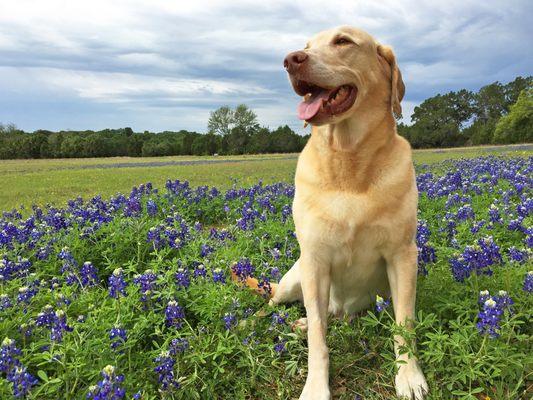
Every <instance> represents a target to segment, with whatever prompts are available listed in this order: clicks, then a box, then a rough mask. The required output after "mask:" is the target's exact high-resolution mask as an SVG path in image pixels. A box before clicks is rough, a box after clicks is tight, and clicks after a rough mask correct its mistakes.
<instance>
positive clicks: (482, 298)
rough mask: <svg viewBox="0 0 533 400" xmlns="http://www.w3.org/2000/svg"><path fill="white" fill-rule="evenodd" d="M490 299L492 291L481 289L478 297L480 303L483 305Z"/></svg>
mask: <svg viewBox="0 0 533 400" xmlns="http://www.w3.org/2000/svg"><path fill="white" fill-rule="evenodd" d="M488 299H490V293H489V291H488V290H481V291H480V292H479V298H478V303H479V305H481V306H482V305H483V304H485V302H486V301H487V300H488Z"/></svg>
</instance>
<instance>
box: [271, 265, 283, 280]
mask: <svg viewBox="0 0 533 400" xmlns="http://www.w3.org/2000/svg"><path fill="white" fill-rule="evenodd" d="M280 279H281V272H280V270H279V268H278V267H273V268H272V269H271V270H270V280H271V281H275V282H279V280H280Z"/></svg>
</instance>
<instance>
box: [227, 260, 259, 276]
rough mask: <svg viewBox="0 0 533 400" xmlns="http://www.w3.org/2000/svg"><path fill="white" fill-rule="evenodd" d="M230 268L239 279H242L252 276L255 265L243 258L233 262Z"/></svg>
mask: <svg viewBox="0 0 533 400" xmlns="http://www.w3.org/2000/svg"><path fill="white" fill-rule="evenodd" d="M231 270H232V271H233V273H234V274H235V275H237V277H238V278H239V279H240V280H241V281H244V280H246V278H248V277H253V276H254V272H255V267H254V266H253V265H252V263H251V262H250V260H248V259H247V258H243V259H241V260H239V261H237V262H236V263H234V264H233V265H232V266H231Z"/></svg>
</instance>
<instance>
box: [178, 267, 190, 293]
mask: <svg viewBox="0 0 533 400" xmlns="http://www.w3.org/2000/svg"><path fill="white" fill-rule="evenodd" d="M175 277H176V284H177V285H178V288H180V287H183V288H188V287H189V285H190V284H191V278H190V276H189V271H188V270H187V269H185V268H178V272H176V275H175Z"/></svg>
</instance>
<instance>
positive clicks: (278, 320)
mask: <svg viewBox="0 0 533 400" xmlns="http://www.w3.org/2000/svg"><path fill="white" fill-rule="evenodd" d="M288 317H289V313H285V314H282V313H278V312H275V313H273V314H272V325H285V324H286V323H287V318H288Z"/></svg>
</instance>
